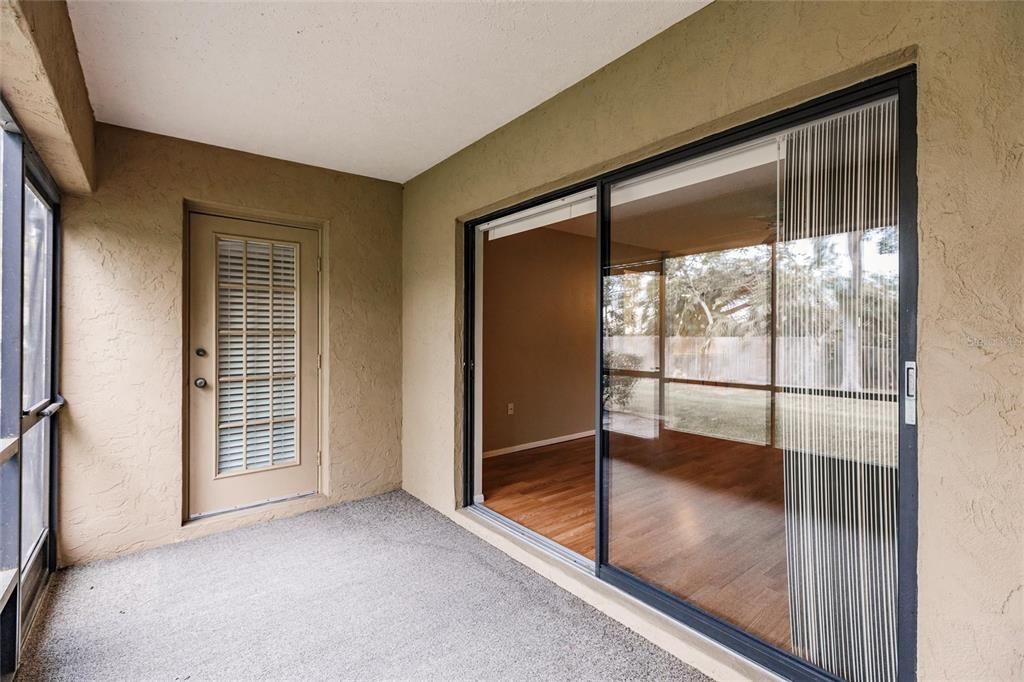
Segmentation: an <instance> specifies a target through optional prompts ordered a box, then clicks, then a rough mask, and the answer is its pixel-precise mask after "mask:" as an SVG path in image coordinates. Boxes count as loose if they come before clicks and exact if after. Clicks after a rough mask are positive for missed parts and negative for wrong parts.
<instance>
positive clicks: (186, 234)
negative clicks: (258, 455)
mask: <svg viewBox="0 0 1024 682" xmlns="http://www.w3.org/2000/svg"><path fill="white" fill-rule="evenodd" d="M192 214H200V215H207V216H212V217H216V218H229V219H235V220H245V221H249V222H256V223H264V224H267V225H274V226H277V227H286V228H294V229H300V230H312V231H313V232H316V234H317V249H318V257H317V265H316V268H317V278H316V279H317V291H316V297H317V356H318V363H317V391H316V393H317V408H316V421H317V428H316V433H317V443H316V457H317V488H316V490H313V491H309V492H303V493H299V494H296V495H288V496H285V497H281V498H274V499H269V500H261V501H258V502H254V503H252V504H247V505H242V506H238V507H232V508H229V509H224V510H218V511H214V512H206V513H201V514H198V515H191V513H190V511H189V476H190V473H191V467H190V457H191V453H190V451H189V430H190V426H191V425H190V423H189V422H190V419H189V396H190V395H191V391H189V387H190V386H191V381H190V378H189V377H190V372H189V362H190V353H189V343H188V339H189V332H190V329H191V325H190V320H191V306H190V302H189V296H190V294H189V290H190V280H191V267H190V262H189V254H190V253H191V246H192V238H191V229H190V218H191V216H192ZM327 224H328V223H327V221H324V220H319V219H316V218H309V217H306V216H298V215H294V214H288V213H281V212H277V211H270V210H259V209H248V208H240V207H236V206H232V205H230V204H224V203H219V202H210V201H197V200H192V199H184V200H183V201H182V252H181V262H182V281H181V287H182V289H181V290H182V318H181V341H182V345H181V384H180V388H181V508H180V511H181V513H180V519H179V520H180V523H181V525H182V526H186V525H189V524H192V523H196V522H199V521H203V520H206V519H209V518H210V517H213V516H221V515H224V514H231V513H235V512H242V511H246V510H251V509H254V508H257V507H264V506H268V505H272V504H278V503H282V502H290V501H293V500H297V499H301V498H305V497H310V496H315V495H326V494H327V493H328V488H329V481H328V480H327V471H328V469H329V467H325V466H324V460H325V457H326V458H327V461H329V460H330V458H329V451H328V448H327V446H326V443H327V438H326V433H325V429H326V423H327V420H326V419H324V414H325V410H327V409H328V402H329V396H328V392H327V381H326V377H327V375H328V373H329V372H328V364H327V363H328V362H329V360H328V358H325V357H324V355H325V353H324V348H325V345H326V343H325V342H326V340H327V336H328V331H329V328H330V327H329V325H328V323H327V322H328V320H327V318H328V310H327V289H326V282H327V274H328V267H329V261H328V259H326V258H325V257H324V254H325V253H326V252H327V229H326V228H327Z"/></svg>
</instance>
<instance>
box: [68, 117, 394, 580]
mask: <svg viewBox="0 0 1024 682" xmlns="http://www.w3.org/2000/svg"><path fill="white" fill-rule="evenodd" d="M96 152H97V160H98V167H99V183H98V187H97V189H96V192H95V193H94V194H92V195H91V196H88V197H70V198H66V199H65V201H64V203H63V205H62V225H63V239H64V242H63V260H62V267H63V287H62V290H61V295H62V302H61V310H62V317H61V324H62V325H63V330H62V344H61V360H62V369H61V381H62V386H61V388H62V391H63V393H64V396H65V397H66V399H67V402H68V406H67V409H66V410H65V411H64V412H62V414H61V417H60V439H61V470H60V498H59V504H60V524H61V525H60V555H61V561H62V562H63V563H65V564H71V563H79V562H84V561H88V560H92V559H99V558H102V557H109V556H112V555H115V554H120V553H124V552H129V551H134V550H138V549H142V548H145V547H152V546H155V545H159V544H163V543H166V542H173V541H176V540H181V539H184V538H187V537H193V536H196V535H201V534H205V533H209V532H213V531H216V530H221V529H225V528H228V527H232V526H237V525H241V524H245V523H250V522H253V521H256V520H261V519H266V518H271V517H275V516H281V515H286V514H293V513H296V512H299V511H304V510H308V509H312V508H315V507H318V506H323V505H326V504H329V503H334V502H338V501H342V500H347V499H354V498H359V497H365V496H369V495H374V494H378V493H382V492H385V491H388V490H392V489H395V488H397V487H398V486H399V485H400V481H401V471H400V466H401V465H400V457H401V440H400V431H401V414H400V408H401V402H400V401H401V398H400V390H401V370H400V365H401V330H400V324H401V320H400V306H401V302H400V296H401V284H400V283H401V272H400V269H399V267H398V265H397V263H398V262H399V259H400V257H401V210H402V207H401V197H402V188H401V186H400V185H398V184H395V183H391V182H384V181H382V180H373V179H370V178H365V177H360V176H354V175H348V174H345V173H337V172H333V171H328V170H323V169H320V168H313V167H310V166H303V165H300V164H296V163H290V162H286V161H279V160H275V159H269V158H265V157H260V156H255V155H252V154H245V153H242V152H236V151H230V150H227V149H221V148H218V147H211V146H207V145H203V144H198V143H194V142H186V141H183V140H178V139H174V138H169V137H163V136H159V135H152V134H149V133H144V132H139V131H134V130H128V129H125V128H118V127H114V126H109V125H99V126H98V128H97V138H96ZM186 201H193V202H203V203H204V204H212V205H217V206H222V207H224V208H225V209H226V210H228V211H231V210H239V211H245V212H249V213H253V214H256V215H259V216H263V217H266V218H270V219H275V218H276V219H283V220H287V219H297V220H303V221H314V222H317V223H320V224H322V225H323V228H322V229H323V237H322V241H323V245H322V247H321V249H322V250H321V253H322V257H323V261H324V270H325V272H324V275H323V280H322V296H323V301H322V304H321V318H322V320H321V324H322V352H323V358H324V363H325V369H324V373H323V375H322V379H321V381H322V384H323V400H324V401H325V403H324V404H323V405H322V406H321V408H322V409H321V415H322V417H321V419H322V422H323V424H322V428H321V438H322V442H321V447H322V450H323V459H322V462H323V467H324V469H325V471H324V472H323V475H322V477H321V478H322V481H323V482H322V487H321V490H322V492H324V493H326V494H324V495H320V496H315V497H307V498H303V499H300V500H296V501H291V502H285V503H280V504H276V505H269V506H264V507H261V508H257V509H254V510H248V511H244V512H238V513H235V514H228V515H222V516H216V517H211V518H209V519H204V520H201V521H197V522H193V523H188V524H185V525H184V526H183V525H182V514H183V510H182V500H183V490H182V435H183V433H182V398H183V395H182V381H183V378H182V368H183V348H182V343H183V326H184V320H183V315H184V307H183V297H182V294H183V287H184V271H183V267H184V258H183V237H184V230H185V227H184V225H185V220H184V217H185V216H184V211H185V202H186ZM324 484H326V487H324Z"/></svg>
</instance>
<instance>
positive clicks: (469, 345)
mask: <svg viewBox="0 0 1024 682" xmlns="http://www.w3.org/2000/svg"><path fill="white" fill-rule="evenodd" d="M916 93H917V66H916V64H911V65H908V66H905V67H902V68H900V69H897V70H895V71H892V72H890V73H887V74H884V75H881V76H877V77H874V78H870V79H867V80H865V81H863V82H861V83H857V84H855V85H852V86H849V87H846V88H843V89H840V90H837V91H835V92H831V93H828V94H825V95H823V96H821V97H818V98H815V99H813V100H810V101H808V102H805V103H803V104H799V105H796V106H793V107H790V108H787V109H784V110H782V111H779V112H776V113H774V114H770V115H768V116H765V117H762V118H759V119H756V120H754V121H751V122H749V123H746V124H742V125H739V126H736V127H733V128H730V129H728V130H725V131H723V132H720V133H716V134H713V135H710V136H708V137H705V138H703V139H700V140H697V141H694V142H692V143H688V144H685V145H683V146H681V147H678V148H676V149H672V150H669V151H666V152H663V153H659V154H656V155H654V156H652V157H649V158H646V159H642V160H640V161H637V162H634V163H631V164H627V165H625V166H623V167H620V168H617V169H613V170H610V171H608V172H605V173H603V174H600V175H597V176H594V177H592V178H590V179H587V180H584V181H580V182H576V183H573V184H572V185H569V186H566V187H564V188H561V189H556V190H552V191H549V192H546V193H544V194H541V195H539V196H536V197H533V198H530V199H527V200H524V201H521V202H518V203H516V204H514V205H511V206H508V207H506V208H503V209H499V210H497V211H493V212H491V213H488V214H486V215H483V216H481V217H479V218H474V219H472V220H467V221H464V222H461V223H460V225H461V228H462V229H463V278H462V286H463V311H462V323H463V325H462V333H463V339H462V346H461V349H462V382H463V401H462V409H463V414H462V419H461V420H460V421H461V425H462V438H461V445H462V481H461V482H460V483H461V485H459V486H458V488H457V490H459V491H460V492H461V493H462V499H461V501H458V503H457V504H458V506H459V507H473V506H474V504H475V502H474V497H473V490H474V488H473V485H474V475H475V471H474V468H475V466H476V464H475V457H474V447H475V438H474V428H475V412H474V410H475V395H474V391H475V388H474V387H475V383H474V382H475V370H476V367H475V362H474V358H475V348H476V338H475V322H476V319H475V315H476V311H475V306H476V300H475V298H476V274H475V272H476V247H477V243H476V232H477V228H478V227H479V226H480V225H481V224H482V223H485V222H489V221H492V220H496V219H499V218H503V217H505V216H508V215H511V214H514V213H518V212H520V211H523V210H526V209H529V208H532V207H534V206H537V205H539V204H543V203H547V202H550V201H553V200H556V199H560V198H563V197H566V196H569V195H571V194H575V193H577V192H581V191H583V190H586V189H590V188H593V187H596V188H597V200H598V208H597V221H598V235H597V236H598V238H597V239H596V242H597V250H598V267H597V268H596V279H595V289H596V291H595V295H596V301H597V302H598V306H597V310H598V311H600V310H601V305H600V304H601V300H602V290H603V287H602V276H601V273H602V269H603V267H604V265H605V264H607V263H608V254H609V252H610V248H609V247H610V244H609V234H610V230H609V225H610V215H611V206H610V187H611V184H612V183H614V182H618V181H621V180H624V179H627V178H631V177H635V176H638V175H642V174H644V173H647V172H649V171H652V170H656V169H658V168H662V167H665V166H669V165H672V164H676V163H679V162H681V161H686V160H689V159H694V158H696V157H698V156H703V155H705V154H708V153H710V152H713V151H717V150H721V149H725V148H728V147H732V146H734V145H736V144H740V143H742V142H746V141H749V140H753V139H755V138H758V137H761V136H764V135H767V134H771V133H774V132H779V131H781V130H783V129H786V128H791V127H793V126H796V125H800V124H802V123H808V122H811V121H814V120H817V119H819V118H822V117H824V116H827V115H829V114H831V113H835V112H838V111H842V110H844V109H848V108H852V107H854V106H856V105H858V104H863V103H866V102H870V101H873V100H877V99H881V98H884V97H887V96H892V95H897V96H898V97H899V109H898V118H897V127H898V145H897V154H898V166H897V172H898V174H899V182H900V198H899V220H900V227H899V239H900V311H899V312H900V328H899V334H900V340H899V349H898V353H899V358H898V366H899V367H903V366H904V363H905V362H907V361H913V360H916V356H917V293H918V261H917V258H918V254H917V240H918V234H917V165H916V164H917V97H916ZM596 317H597V321H596V325H597V330H596V339H595V343H596V344H597V355H596V372H597V374H596V376H598V377H600V376H601V373H602V369H603V367H602V357H603V348H602V337H603V328H602V316H601V315H600V313H599V314H598V315H597V316H596ZM905 379H906V377H905V376H904V372H902V371H901V372H900V386H899V395H900V399H899V400H900V415H901V419H900V426H899V429H900V432H899V439H900V446H899V448H900V450H899V502H898V507H897V518H898V530H897V533H898V535H897V537H898V543H899V544H898V546H899V550H898V559H897V567H896V570H897V575H898V580H899V591H898V594H897V651H898V671H897V679H899V680H908V681H909V680H913V679H915V678H916V672H917V540H918V538H917V532H918V531H917V523H918V502H917V496H918V480H917V427H916V425H908V424H907V423H906V421H907V420H906V419H904V418H902V417H903V411H904V401H903V396H904V394H905V389H906V386H905ZM601 383H602V382H601V381H600V380H598V381H596V382H595V396H594V403H595V424H597V425H601V423H602V421H601V419H602V400H601ZM605 433H606V432H605V431H604V429H602V430H601V433H600V434H599V437H597V438H595V448H596V450H597V452H596V453H595V469H596V472H597V477H596V481H595V486H596V491H595V492H596V503H595V504H596V510H595V511H596V514H595V534H596V546H595V557H596V559H597V560H596V562H595V566H596V569H595V575H596V576H597V577H598V578H599V579H601V580H604V581H605V582H607V583H609V584H612V585H614V586H616V587H618V588H619V589H621V590H623V591H624V592H626V593H627V594H629V595H631V596H633V597H636V598H637V599H640V600H641V601H642V602H644V603H645V604H647V605H649V606H651V607H653V608H655V609H657V610H658V611H660V612H661V613H664V614H666V615H667V616H669V617H671V618H673V619H675V620H677V621H679V622H681V623H683V624H685V625H687V626H690V627H692V628H694V629H695V630H697V631H698V632H701V633H702V634H705V635H707V636H708V637H710V638H712V639H713V640H715V641H716V642H719V643H720V644H723V645H724V646H726V647H728V648H729V649H731V650H732V651H734V652H736V653H738V654H740V655H741V656H744V657H746V658H748V659H749V660H751V661H754V662H755V663H757V664H759V665H763V666H765V667H767V668H769V669H770V670H772V671H774V672H777V673H779V674H783V675H786V676H787V677H790V678H793V679H817V680H835V679H836V678H835V677H834V676H832V675H831V674H830V673H828V672H826V671H824V670H822V669H820V668H818V667H817V666H814V665H812V664H810V663H807V662H805V661H803V660H801V659H799V658H797V657H796V656H794V655H793V654H790V653H788V652H786V651H784V650H782V649H780V648H778V647H775V646H774V645H771V644H768V643H767V642H764V641H762V640H760V639H758V638H756V637H754V636H753V635H751V634H749V633H747V632H746V631H744V630H742V629H740V628H738V627H736V626H734V625H732V624H731V623H728V622H726V621H724V620H722V619H720V618H718V617H717V616H714V615H712V614H710V613H708V612H705V611H703V610H701V609H700V608H697V607H696V606H693V605H692V604H689V603H688V602H686V601H684V600H682V599H680V598H679V597H677V596H675V595H672V594H670V593H668V592H666V591H664V590H661V589H659V588H657V587H654V586H652V585H650V584H649V583H647V582H644V581H642V580H640V579H639V578H637V577H636V576H633V575H631V574H629V573H627V572H625V571H622V570H621V569H618V568H615V567H614V566H612V565H610V564H609V563H608V556H607V548H608V466H607V456H608V454H607V453H608V447H607V443H606V442H604V441H606V438H605V437H604V436H603V435H602V434H605Z"/></svg>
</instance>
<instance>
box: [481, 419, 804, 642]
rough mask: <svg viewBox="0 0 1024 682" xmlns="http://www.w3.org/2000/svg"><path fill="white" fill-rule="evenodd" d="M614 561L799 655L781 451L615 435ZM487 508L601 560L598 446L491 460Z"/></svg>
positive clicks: (575, 445)
mask: <svg viewBox="0 0 1024 682" xmlns="http://www.w3.org/2000/svg"><path fill="white" fill-rule="evenodd" d="M610 452H611V457H612V460H611V469H610V480H611V485H610V495H609V557H610V562H611V563H612V564H613V565H615V566H617V567H619V568H622V569H624V570H626V571H629V572H630V573H632V574H634V575H636V576H638V577H640V578H643V579H644V580H646V581H648V582H651V583H653V584H655V585H658V586H659V587H662V588H663V589H665V590H667V591H669V592H672V593H674V594H676V595H678V596H680V597H682V598H683V599H686V600H687V601H689V602H691V603H693V604H695V605H697V606H699V607H701V608H702V609H704V610H706V611H709V612H711V613H714V614H716V615H718V616H720V617H721V618H723V619H724V620H727V621H729V622H731V623H733V624H735V625H738V626H739V627H741V628H743V629H744V630H747V631H748V632H750V633H752V634H754V635H757V636H758V637H761V638H762V639H765V640H767V641H769V642H771V643H772V644H775V645H777V646H781V647H783V648H786V649H789V648H790V635H789V615H788V614H789V605H788V592H787V582H786V580H787V578H786V536H785V533H786V531H785V522H784V517H783V494H784V493H783V468H782V454H781V452H780V451H778V450H775V449H772V448H767V447H761V446H757V445H749V444H746V443H737V442H733V441H727V440H720V439H717V438H706V437H703V436H695V435H690V434H684V433H679V432H675V431H667V430H666V431H662V436H661V438H638V437H635V436H629V435H624V434H612V435H611V441H610ZM483 484H484V499H485V502H484V503H485V504H486V505H487V506H488V507H490V508H491V509H493V510H494V511H496V512H498V513H500V514H502V515H504V516H506V517H508V518H510V519H512V520H514V521H516V522H518V523H521V524H522V525H524V526H526V527H527V528H530V529H531V530H534V531H536V532H538V533H540V534H542V535H544V536H546V537H548V538H550V539H552V540H554V541H556V542H558V543H560V544H562V545H564V546H566V547H568V548H569V549H572V550H573V551H575V552H578V553H580V554H583V555H584V556H587V557H589V558H591V559H593V558H594V442H593V438H586V439H581V440H575V441H570V442H568V443H561V444H558V445H549V446H546V447H543V448H536V449H533V450H526V451H523V452H517V453H513V454H508V455H501V456H498V457H490V458H487V459H485V460H484V463H483Z"/></svg>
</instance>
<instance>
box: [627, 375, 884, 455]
mask: <svg viewBox="0 0 1024 682" xmlns="http://www.w3.org/2000/svg"><path fill="white" fill-rule="evenodd" d="M768 396H769V393H768V391H759V390H756V389H742V388H727V387H719V386H701V385H696V384H681V383H674V382H666V384H665V411H666V415H665V425H666V427H668V428H670V429H677V430H680V431H686V432H688V433H697V434H702V435H706V436H713V437H716V438H724V439H727V440H738V441H743V442H754V443H767V442H768ZM612 407H613V410H612V411H613V412H618V413H625V414H629V415H635V416H639V417H646V418H648V419H652V420H653V419H656V418H657V412H658V380H657V379H638V380H637V381H636V383H635V384H634V385H633V390H632V392H631V394H630V398H629V400H628V401H627V403H626V405H624V406H621V407H620V406H618V405H615V406H612ZM775 409H776V412H777V414H776V419H777V422H776V423H777V426H776V440H777V443H776V445H777V446H778V447H785V446H786V440H787V437H788V438H789V440H791V441H792V443H791V445H792V446H793V447H794V448H797V449H800V450H810V451H813V452H818V453H822V454H830V455H833V456H836V457H843V458H846V459H858V460H867V461H871V462H876V463H878V462H881V463H885V464H890V465H891V464H894V463H895V461H896V455H897V443H898V440H897V435H898V424H897V417H898V406H897V403H896V402H895V401H884V400H858V399H854V398H831V397H822V396H806V395H795V394H787V393H777V394H776V396H775ZM613 424H614V421H613ZM613 428H614V427H613ZM789 429H794V430H796V431H797V432H796V433H794V434H793V435H792V436H789V434H787V433H786V431H787V430H789ZM623 430H626V431H630V430H632V429H623ZM858 453H863V454H861V455H858Z"/></svg>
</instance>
